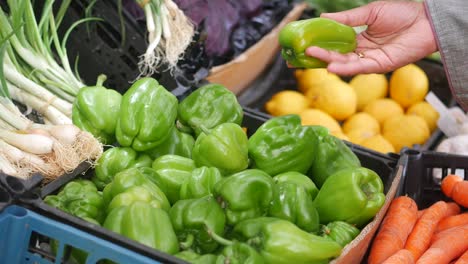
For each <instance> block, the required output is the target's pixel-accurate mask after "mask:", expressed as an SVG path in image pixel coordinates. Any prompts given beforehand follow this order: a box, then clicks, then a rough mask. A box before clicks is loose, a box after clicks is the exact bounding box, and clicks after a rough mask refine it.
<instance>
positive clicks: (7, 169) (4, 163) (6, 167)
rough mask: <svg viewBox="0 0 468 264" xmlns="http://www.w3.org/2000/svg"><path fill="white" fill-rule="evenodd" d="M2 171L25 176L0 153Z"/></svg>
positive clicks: (21, 176) (0, 168)
mask: <svg viewBox="0 0 468 264" xmlns="http://www.w3.org/2000/svg"><path fill="white" fill-rule="evenodd" d="M0 172H3V173H5V174H7V175H12V176H17V177H20V178H23V175H22V174H20V173H19V172H18V170H17V169H15V166H13V165H12V164H11V162H10V161H9V160H8V159H7V158H5V157H4V156H3V155H1V154H0Z"/></svg>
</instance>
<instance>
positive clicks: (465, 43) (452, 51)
mask: <svg viewBox="0 0 468 264" xmlns="http://www.w3.org/2000/svg"><path fill="white" fill-rule="evenodd" d="M425 6H426V13H427V15H428V17H429V19H430V20H431V24H432V29H433V31H434V35H435V36H436V41H437V46H438V47H439V52H440V55H441V57H442V61H443V63H444V66H445V71H446V74H447V78H448V81H449V85H450V87H451V90H452V94H453V95H454V97H455V99H456V100H457V102H458V103H459V104H460V105H461V106H462V107H463V109H464V110H465V111H468V1H467V0H425Z"/></svg>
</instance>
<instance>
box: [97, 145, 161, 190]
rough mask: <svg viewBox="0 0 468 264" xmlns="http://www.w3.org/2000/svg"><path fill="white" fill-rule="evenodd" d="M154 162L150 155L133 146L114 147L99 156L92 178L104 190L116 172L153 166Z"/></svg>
mask: <svg viewBox="0 0 468 264" xmlns="http://www.w3.org/2000/svg"><path fill="white" fill-rule="evenodd" d="M152 162H153V161H152V160H151V158H150V157H149V156H148V155H139V154H138V153H137V152H136V151H135V150H133V149H131V148H128V147H113V148H110V149H108V150H106V151H104V153H102V155H101V157H99V159H98V161H97V165H96V169H95V173H94V176H93V177H92V178H91V180H92V181H93V182H94V184H96V187H98V189H99V190H102V189H104V187H105V186H106V185H107V184H109V183H110V182H111V181H112V179H113V178H114V176H115V174H117V173H119V172H121V171H123V170H125V169H128V168H133V167H135V168H137V167H151V163H152Z"/></svg>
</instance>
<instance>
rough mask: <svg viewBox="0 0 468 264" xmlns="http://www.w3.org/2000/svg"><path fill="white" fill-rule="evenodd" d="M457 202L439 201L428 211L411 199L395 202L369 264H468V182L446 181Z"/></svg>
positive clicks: (454, 178)
mask: <svg viewBox="0 0 468 264" xmlns="http://www.w3.org/2000/svg"><path fill="white" fill-rule="evenodd" d="M441 189H442V192H443V193H444V194H445V195H446V196H447V197H449V198H452V200H453V202H445V201H438V202H436V203H434V204H432V205H431V206H430V207H428V208H426V209H424V210H418V206H417V204H416V202H415V201H414V200H413V199H411V198H410V197H407V196H400V197H397V198H395V199H394V200H393V201H392V203H391V205H390V207H389V209H388V212H387V215H386V216H385V218H384V220H383V222H382V225H381V227H380V229H379V232H378V233H377V236H376V237H375V240H374V242H373V244H372V247H371V251H370V255H369V258H368V260H367V262H368V264H399V263H401V264H410V263H416V264H429V263H434V264H444V263H447V264H449V263H455V264H468V212H464V213H462V212H461V208H460V206H463V207H465V208H468V181H464V180H463V179H462V178H460V177H459V176H456V175H448V176H447V177H445V178H444V179H443V180H442V184H441Z"/></svg>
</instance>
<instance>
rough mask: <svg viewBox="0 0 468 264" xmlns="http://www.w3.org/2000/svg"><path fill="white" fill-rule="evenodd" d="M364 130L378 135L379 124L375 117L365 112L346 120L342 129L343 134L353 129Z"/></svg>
mask: <svg viewBox="0 0 468 264" xmlns="http://www.w3.org/2000/svg"><path fill="white" fill-rule="evenodd" d="M360 128H362V129H366V130H369V131H373V132H375V133H380V124H379V121H377V119H375V117H373V116H371V115H370V114H368V113H366V112H359V113H356V114H354V115H352V116H351V117H350V118H348V119H346V121H345V122H344V124H343V126H342V129H343V132H345V133H346V132H349V131H351V130H354V129H360Z"/></svg>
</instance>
